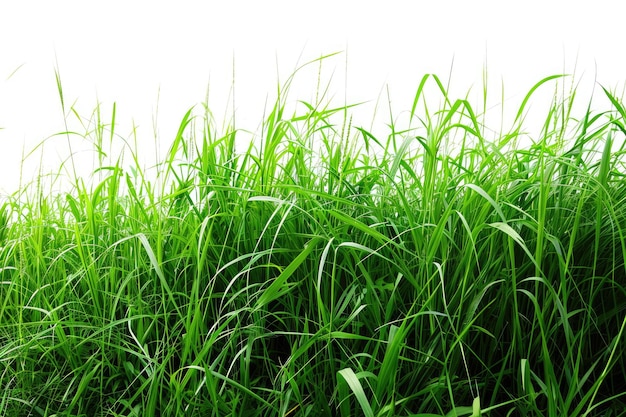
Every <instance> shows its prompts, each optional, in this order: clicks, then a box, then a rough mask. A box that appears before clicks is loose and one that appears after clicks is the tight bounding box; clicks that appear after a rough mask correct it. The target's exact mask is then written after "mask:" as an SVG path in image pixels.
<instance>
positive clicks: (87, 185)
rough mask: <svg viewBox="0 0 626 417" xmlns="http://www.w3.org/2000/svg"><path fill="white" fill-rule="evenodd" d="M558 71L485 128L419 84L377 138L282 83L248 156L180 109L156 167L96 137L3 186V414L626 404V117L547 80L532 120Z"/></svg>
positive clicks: (231, 134)
mask: <svg viewBox="0 0 626 417" xmlns="http://www.w3.org/2000/svg"><path fill="white" fill-rule="evenodd" d="M555 78H558V77H548V78H546V79H544V80H541V81H540V82H539V83H538V84H537V85H536V86H535V87H533V89H532V90H531V91H530V92H529V93H528V96H527V97H526V98H525V99H524V100H523V101H522V102H521V103H520V105H519V107H518V108H517V109H516V113H515V115H516V117H515V120H514V122H513V124H512V127H510V128H508V129H506V130H502V131H501V132H500V133H499V134H498V136H497V138H496V139H495V140H491V139H488V138H487V137H486V133H485V132H487V128H486V126H483V123H482V115H483V113H484V107H483V108H479V109H478V110H477V109H476V108H474V107H473V106H472V105H471V103H470V102H469V101H468V100H464V99H461V100H456V99H454V98H453V97H449V96H448V93H447V90H446V88H445V87H444V85H443V84H442V83H441V82H440V80H439V79H438V78H437V77H435V76H426V77H424V78H423V80H422V83H421V84H420V86H419V88H418V90H417V92H416V95H415V103H414V105H413V107H412V109H411V111H410V115H409V123H408V125H407V126H402V127H400V126H397V125H396V124H395V122H394V121H393V119H392V121H391V122H390V124H389V134H388V136H387V137H386V138H379V137H375V136H374V135H373V134H371V133H370V132H369V131H368V130H367V129H364V128H361V127H357V125H356V123H353V122H352V121H351V119H350V117H349V106H345V107H341V108H334V109H333V108H330V107H329V106H327V105H325V104H324V103H321V102H320V103H315V102H314V103H300V104H298V105H297V108H296V110H295V111H294V113H290V114H287V112H286V102H287V101H286V97H287V94H286V93H287V88H285V89H281V90H279V92H278V97H277V100H276V102H275V105H274V106H273V108H272V109H271V111H269V112H268V115H267V116H266V117H265V120H264V122H263V124H262V128H261V129H260V133H259V134H258V138H257V139H258V140H257V141H256V142H253V143H251V144H250V146H249V147H247V148H246V149H245V150H243V151H241V150H240V149H239V147H240V144H238V142H237V140H238V135H240V134H241V132H239V131H238V130H237V129H236V128H235V127H234V126H230V127H227V128H225V129H224V131H218V129H217V128H216V127H215V124H214V122H213V119H212V118H211V117H210V113H209V112H208V110H207V112H206V113H205V114H204V116H203V115H194V114H193V113H192V112H191V111H190V112H189V113H187V114H186V115H185V116H184V118H183V120H182V122H181V126H180V130H179V132H178V135H177V136H176V137H175V138H174V140H173V142H172V143H171V147H170V149H169V152H168V153H167V155H165V156H164V157H163V158H162V163H161V164H160V165H158V167H157V168H156V169H155V171H154V173H156V174H155V175H152V174H151V175H148V173H147V171H146V170H145V169H143V168H142V164H140V163H139V152H140V149H138V148H137V147H135V146H130V145H128V146H126V147H125V149H124V150H123V153H120V155H117V156H114V155H106V158H104V154H103V153H102V152H103V150H102V149H101V148H100V147H97V149H96V150H97V151H98V152H100V153H99V154H98V155H99V156H102V159H100V163H99V164H98V166H96V167H95V170H94V175H93V177H92V181H90V180H89V179H82V178H81V177H80V176H79V175H77V176H76V177H74V178H70V182H71V188H70V189H69V190H66V191H63V192H52V191H46V190H48V188H46V187H44V186H41V185H39V186H38V185H37V183H34V184H33V185H31V186H29V187H26V188H24V189H22V190H20V191H19V192H17V193H15V194H14V195H12V196H10V197H9V198H7V199H6V200H4V201H3V202H2V206H1V209H0V323H1V330H0V341H1V343H0V384H1V386H2V394H0V414H1V415H5V416H27V415H35V416H50V417H51V416H153V415H157V416H226V415H230V416H289V417H295V416H326V415H329V416H334V415H339V416H355V415H364V416H435V415H437V416H439V415H449V416H453V415H455V416H463V415H467V416H469V415H473V416H478V415H481V414H482V415H489V416H504V415H511V416H545V415H550V416H596V415H611V416H614V415H619V414H620V413H622V410H623V409H624V408H625V407H626V394H625V393H626V385H625V384H624V374H625V373H626V357H625V355H624V354H623V351H624V348H625V346H624V343H625V342H624V340H625V336H624V326H625V323H626V270H625V264H624V254H625V253H626V237H625V233H626V204H624V203H625V202H626V201H625V200H626V187H624V174H626V167H625V166H624V163H625V161H626V153H625V152H624V136H625V133H626V129H625V123H626V111H625V108H624V105H623V103H622V101H621V100H620V99H619V98H618V97H616V95H615V94H614V93H611V92H610V91H609V90H603V91H602V92H601V93H600V95H601V96H602V97H603V98H606V99H608V100H607V102H608V103H610V105H609V106H608V107H607V108H605V109H604V110H603V111H600V112H596V111H594V110H592V106H591V105H590V106H589V110H588V111H587V112H586V113H583V114H582V115H580V114H578V115H574V114H571V109H572V108H573V106H572V102H573V99H574V91H572V92H570V93H569V94H568V95H566V96H559V95H558V94H556V93H555V96H554V100H553V102H552V103H549V104H550V107H549V110H548V112H547V113H546V115H545V123H544V125H543V128H542V130H541V133H540V134H539V135H535V136H533V135H528V134H526V132H525V131H524V123H523V122H524V115H525V114H526V111H527V106H528V105H529V103H530V102H531V101H532V97H533V94H534V92H535V91H536V90H537V89H546V88H548V89H549V88H551V87H550V86H554V83H557V82H559V80H558V79H555ZM287 85H288V83H287ZM429 87H434V89H435V90H436V91H437V92H438V94H439V96H438V97H435V96H433V97H429V98H428V100H426V98H425V95H426V94H425V91H426V89H427V88H429ZM556 91H558V90H556ZM440 99H441V106H439V107H438V108H437V109H436V111H433V110H432V106H433V105H434V103H436V101H437V100H440ZM426 101H428V104H429V105H428V106H426ZM98 116H100V113H98ZM114 118H115V112H113V113H112V120H111V123H109V124H104V123H102V122H101V121H100V119H98V124H97V126H96V129H93V130H91V131H90V132H88V133H87V134H86V135H85V139H86V140H90V141H92V142H94V143H101V141H102V135H103V132H105V133H104V137H105V138H106V132H107V131H108V132H110V133H111V138H112V140H115V139H114V136H115V135H114V134H113V131H112V126H113V125H114V124H115V120H114ZM90 135H94V136H91V137H90ZM98 135H100V136H99V139H98V140H99V141H100V142H98V140H96V138H95V136H98ZM524 141H525V142H526V143H527V144H526V145H522V143H524ZM122 156H123V157H122ZM103 161H113V162H112V163H107V162H103ZM70 163H71V161H69V162H68V164H70Z"/></svg>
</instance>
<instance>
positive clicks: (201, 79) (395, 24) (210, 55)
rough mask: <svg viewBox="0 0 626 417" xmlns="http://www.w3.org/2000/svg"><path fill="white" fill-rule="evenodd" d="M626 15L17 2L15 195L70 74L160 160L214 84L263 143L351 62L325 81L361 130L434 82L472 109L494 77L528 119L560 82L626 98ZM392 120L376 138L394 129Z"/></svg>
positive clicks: (10, 187)
mask: <svg viewBox="0 0 626 417" xmlns="http://www.w3.org/2000/svg"><path fill="white" fill-rule="evenodd" d="M625 8H626V7H625V6H622V5H621V2H619V1H613V2H611V1H593V2H591V1H567V2H566V1H549V0H545V1H523V2H521V1H515V2H513V1H485V0H475V1H460V0H459V1H429V2H425V1H417V0H415V1H400V0H395V1H394V0H385V1H384V0H379V1H342V0H335V1H327V0H322V1H294V0H291V1H287V0H281V1H276V0H267V1H258V0H250V1H243V0H239V1H237V0H234V1H232V0H231V1H180V0H177V1H150V2H148V1H145V2H143V1H136V0H123V1H120V0H108V1H95V0H94V1H87V0H80V1H70V0H58V1H52V0H46V1H28V0H25V1H14V2H8V1H7V2H2V3H1V4H0V128H2V130H0V167H1V174H2V175H1V176H0V193H10V192H13V191H16V189H17V188H18V187H19V183H20V180H19V173H20V167H23V168H24V170H25V171H28V172H25V173H24V176H25V177H26V179H32V177H33V175H34V174H35V172H34V171H33V168H32V166H34V165H32V164H36V163H38V162H39V160H38V159H37V158H38V156H37V158H29V160H27V161H26V162H23V161H22V154H23V151H26V152H27V151H28V150H29V149H31V148H32V147H33V146H35V145H36V144H38V143H41V142H42V141H43V140H44V139H45V138H48V137H50V136H52V135H53V134H54V133H57V132H62V131H63V130H64V129H65V127H64V123H63V113H62V110H61V105H60V100H59V94H58V90H57V84H56V81H55V69H58V70H59V73H60V76H61V81H62V86H63V91H64V98H65V105H66V110H68V111H69V109H70V107H72V106H73V107H74V109H75V110H76V111H77V112H78V113H79V114H81V115H82V116H85V117H89V116H90V114H91V112H92V111H93V110H94V108H95V107H96V105H97V104H98V103H100V105H101V111H102V117H103V118H104V119H105V121H106V120H107V118H110V113H111V108H112V105H113V103H114V102H116V103H117V126H116V133H117V134H119V135H120V136H122V137H125V138H129V137H130V136H131V131H132V129H133V126H136V127H137V130H136V132H137V138H138V139H139V140H140V141H143V142H142V146H145V147H146V148H154V147H155V144H154V143H155V142H154V140H155V130H156V133H157V140H158V143H159V146H160V147H162V148H167V146H168V145H169V143H170V142H171V139H172V138H173V136H174V134H175V132H176V129H177V124H178V123H179V122H180V120H181V118H182V116H183V114H184V113H185V112H186V111H187V110H188V109H189V108H190V107H191V106H193V105H195V104H198V103H201V102H204V101H205V99H206V93H207V87H209V106H210V108H211V110H212V111H213V113H214V115H215V117H216V119H217V120H218V121H219V122H222V121H225V120H227V119H228V118H229V116H230V115H231V114H232V109H230V104H229V103H232V98H231V99H229V96H228V94H229V91H231V88H232V83H233V79H234V81H235V95H234V97H235V115H236V125H237V127H238V128H241V129H248V130H251V131H254V130H255V129H257V128H258V125H259V123H260V122H261V121H262V119H263V112H264V108H265V103H266V100H268V101H269V102H271V101H272V100H273V98H274V97H275V93H276V87H277V85H278V83H279V82H284V81H285V79H286V77H287V76H288V75H289V74H290V73H291V72H292V71H293V70H294V68H295V67H296V66H297V65H298V64H302V63H304V62H306V61H309V60H312V59H315V58H317V57H319V56H320V55H322V54H329V53H332V52H337V51H341V52H342V54H340V55H338V56H335V57H333V58H331V59H329V60H327V61H326V62H325V63H324V66H323V71H324V72H323V74H324V79H323V80H322V83H323V86H324V85H325V84H326V83H327V82H328V80H329V79H330V78H331V77H332V82H331V89H330V91H329V93H330V96H329V98H330V97H331V96H332V97H334V99H333V101H334V102H336V103H337V104H339V105H341V104H343V103H345V102H346V101H347V102H348V103H355V102H361V101H368V103H366V104H365V105H363V106H361V107H360V108H359V110H358V111H356V112H355V120H354V123H355V124H357V125H363V126H367V127H370V125H371V123H372V122H373V120H374V117H373V114H374V107H375V104H376V101H377V100H378V99H379V98H380V99H381V100H382V102H383V103H384V105H382V106H381V105H379V110H378V113H382V114H383V115H384V116H385V117H387V115H388V110H387V91H389V97H390V98H391V107H392V109H393V110H394V112H396V113H401V112H406V111H408V110H410V108H411V104H412V100H413V95H414V93H415V91H416V88H417V86H418V84H419V82H420V80H421V78H422V76H423V75H424V74H426V73H436V74H438V75H439V76H440V77H441V78H442V79H443V80H444V81H447V80H448V78H449V76H450V73H451V78H450V80H451V91H452V95H453V96H456V97H459V98H460V97H462V96H464V95H465V94H466V93H467V92H468V91H469V90H470V89H472V91H473V92H474V93H479V92H480V91H481V88H482V83H483V81H482V80H483V78H482V77H483V71H484V70H485V69H486V71H487V75H488V80H489V85H490V90H489V94H490V96H489V102H490V103H492V104H493V105H498V104H499V103H501V102H502V91H501V85H502V84H503V85H504V99H505V111H508V112H510V113H514V112H515V111H516V106H518V105H519V104H520V102H521V100H522V99H523V97H524V95H525V93H526V92H527V91H528V90H529V89H530V87H532V85H533V84H534V83H535V82H537V81H539V80H540V79H541V78H544V77H546V76H548V75H552V74H556V73H564V72H565V73H574V78H573V79H570V80H569V81H568V83H571V82H572V80H573V81H574V82H577V83H579V87H578V88H579V90H580V91H579V95H586V94H590V92H591V89H592V88H593V87H594V85H596V92H595V94H596V95H600V94H599V92H598V87H597V85H598V84H596V83H599V84H602V85H604V86H606V87H607V88H609V89H612V90H615V91H617V92H618V93H619V92H620V91H621V90H620V89H621V88H623V87H624V81H625V80H626V58H625V56H626V54H625V53H624V51H625V47H624V39H626V33H625V32H624V26H623V22H622V21H621V19H623V16H624V11H625V10H624V9H625ZM316 81H317V80H316V76H315V71H309V72H303V74H302V77H301V83H299V84H297V85H296V86H294V90H292V91H291V93H290V97H292V98H293V99H294V100H295V99H302V100H306V101H312V100H313V98H314V94H315V85H316V84H315V83H316ZM568 85H569V84H568ZM550 94H553V91H550ZM618 95H619V94H618ZM582 100H583V102H584V101H585V99H582ZM436 104H437V103H435V105H436ZM546 104H548V103H546ZM583 104H586V103H583ZM157 107H158V114H157ZM71 117H73V116H71ZM71 117H70V118H71ZM155 119H156V121H157V124H156V128H155V126H154V124H153V120H155ZM387 121H388V117H387V119H385V118H383V119H382V120H381V121H380V122H376V123H375V125H374V126H373V127H372V129H373V130H374V131H376V132H378V131H380V132H385V123H386V122H387ZM144 142H145V143H144ZM45 150H46V152H45V159H46V160H47V161H53V162H50V163H51V166H52V167H55V166H56V167H58V166H59V161H60V160H61V159H59V158H61V157H62V156H63V155H64V154H65V153H66V151H67V139H66V138H65V137H64V136H57V137H53V138H52V139H48V140H47V142H46V147H45ZM22 181H24V180H22Z"/></svg>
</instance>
